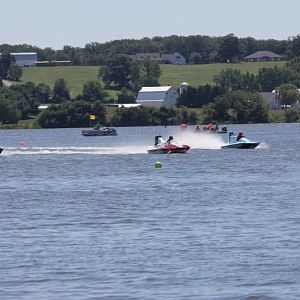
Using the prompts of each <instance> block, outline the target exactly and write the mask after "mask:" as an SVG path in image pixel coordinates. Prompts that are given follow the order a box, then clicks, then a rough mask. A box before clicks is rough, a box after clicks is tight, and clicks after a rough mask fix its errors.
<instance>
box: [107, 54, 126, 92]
mask: <svg viewBox="0 0 300 300" xmlns="http://www.w3.org/2000/svg"><path fill="white" fill-rule="evenodd" d="M131 65H132V61H131V58H130V57H129V56H128V55H122V54H119V55H115V56H114V57H113V58H111V59H110V60H109V61H108V63H107V66H106V68H105V69H104V70H103V80H104V82H105V83H106V84H108V85H110V84H111V83H115V84H117V85H118V86H119V87H126V86H128V85H129V82H130V80H131V76H130V74H131Z"/></svg>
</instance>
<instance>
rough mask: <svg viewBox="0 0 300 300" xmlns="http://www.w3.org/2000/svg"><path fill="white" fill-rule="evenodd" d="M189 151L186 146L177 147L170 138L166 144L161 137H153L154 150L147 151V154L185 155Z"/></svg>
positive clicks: (188, 147)
mask: <svg viewBox="0 0 300 300" xmlns="http://www.w3.org/2000/svg"><path fill="white" fill-rule="evenodd" d="M189 149H190V146H188V145H179V144H177V142H175V140H174V139H173V136H170V137H169V139H168V141H167V142H166V141H165V140H164V139H163V138H162V136H161V135H157V136H156V137H155V143H154V149H150V150H147V152H148V153H153V154H168V153H185V152H187V151H188V150H189Z"/></svg>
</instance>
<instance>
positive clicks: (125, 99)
mask: <svg viewBox="0 0 300 300" xmlns="http://www.w3.org/2000/svg"><path fill="white" fill-rule="evenodd" d="M135 100H136V97H135V94H134V93H133V92H132V91H130V90H128V89H126V88H122V89H121V91H120V93H119V94H118V103H121V104H125V103H134V102H135Z"/></svg>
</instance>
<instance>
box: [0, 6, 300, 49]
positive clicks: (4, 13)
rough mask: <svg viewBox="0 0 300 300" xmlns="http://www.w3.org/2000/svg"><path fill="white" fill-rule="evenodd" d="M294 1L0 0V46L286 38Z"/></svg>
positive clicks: (299, 22) (294, 29)
mask: <svg viewBox="0 0 300 300" xmlns="http://www.w3.org/2000/svg"><path fill="white" fill-rule="evenodd" d="M299 13H300V0H285V1H279V0H250V1H245V0H181V1H179V0H147V1H146V0H14V1H9V0H0V20H1V27H0V28H1V33H0V44H4V43H8V44H23V43H24V44H30V45H36V46H38V47H41V48H44V47H51V48H54V49H61V48H62V47H63V46H64V45H71V46H80V47H82V46H84V45H85V44H87V43H90V42H99V43H102V42H106V41H111V40H116V39H125V38H126V39H131V38H134V39H140V38H143V37H150V38H152V37H154V36H170V35H172V34H175V35H183V36H188V35H198V34H199V35H208V36H224V35H226V34H229V33H233V34H235V35H236V36H237V37H247V36H251V37H254V38H256V39H271V38H272V39H288V38H289V37H291V36H296V35H297V34H299V33H300V17H299Z"/></svg>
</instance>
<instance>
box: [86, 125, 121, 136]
mask: <svg viewBox="0 0 300 300" xmlns="http://www.w3.org/2000/svg"><path fill="white" fill-rule="evenodd" d="M82 135H84V136H114V135H117V131H116V129H114V128H108V127H105V128H94V129H86V130H82Z"/></svg>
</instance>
